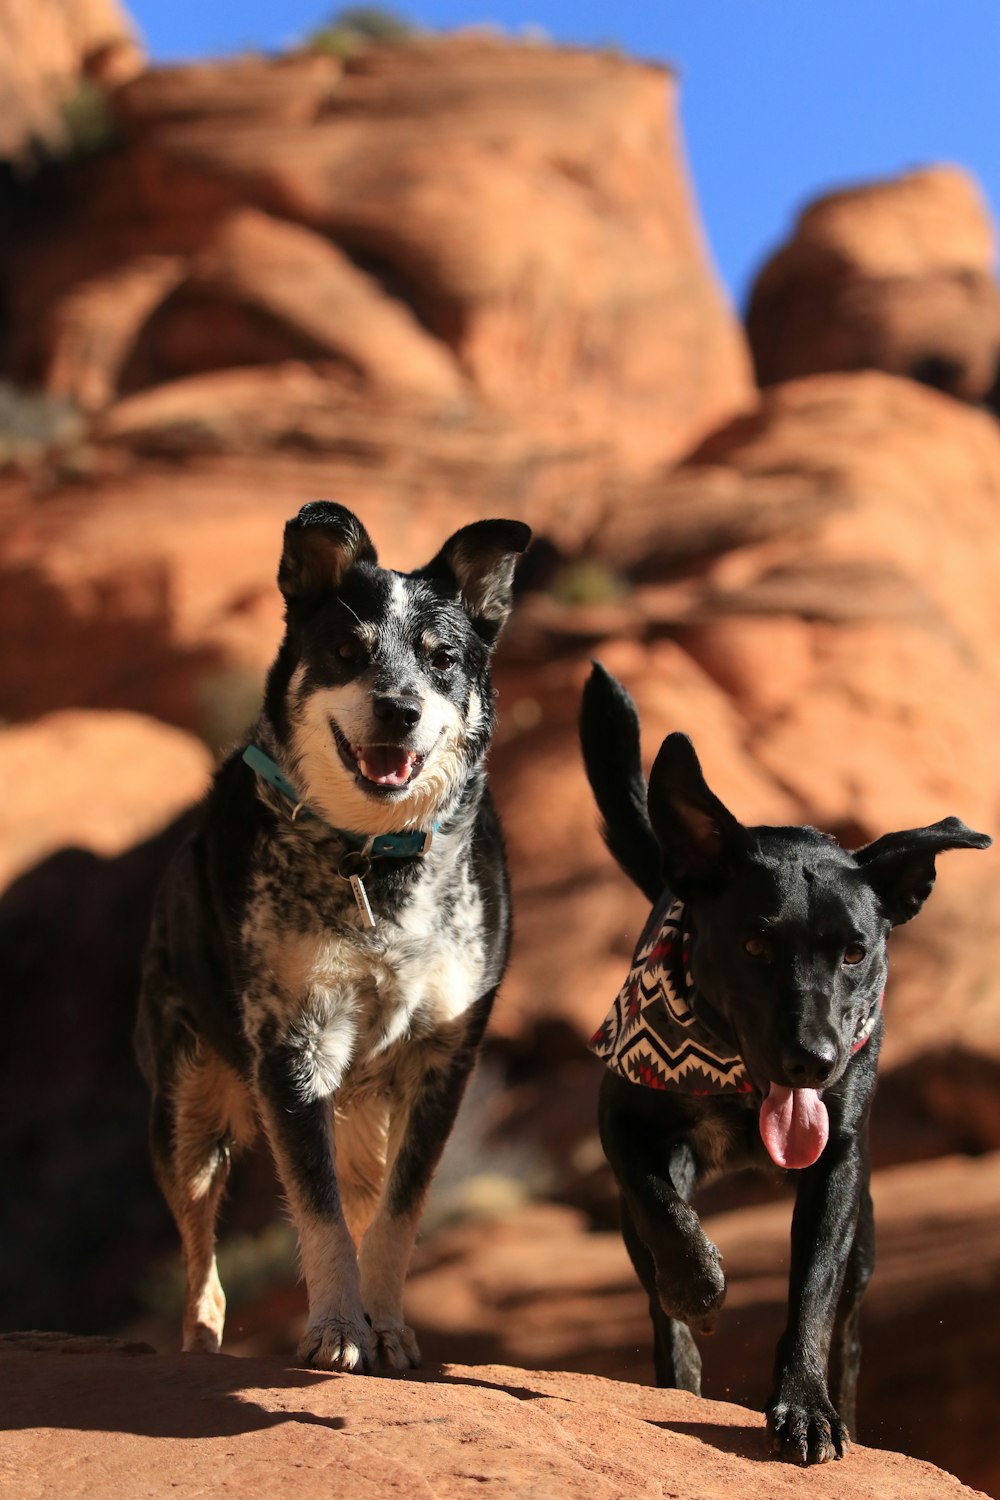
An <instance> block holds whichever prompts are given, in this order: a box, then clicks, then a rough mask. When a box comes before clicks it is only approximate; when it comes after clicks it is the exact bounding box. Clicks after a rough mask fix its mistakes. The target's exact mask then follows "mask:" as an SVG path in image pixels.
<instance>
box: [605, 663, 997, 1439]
mask: <svg viewBox="0 0 1000 1500" xmlns="http://www.w3.org/2000/svg"><path fill="white" fill-rule="evenodd" d="M580 729H581V739H582V744H583V752H584V760H585V762H586V766H587V774H588V776H589V779H590V783H591V786H592V787H593V790H594V795H595V797H596V799H597V805H598V807H599V808H600V810H601V813H602V814H603V818H604V832H605V838H606V841H607V844H608V847H609V849H610V850H611V853H612V854H613V855H614V857H615V858H616V859H617V861H618V863H619V864H620V865H621V866H622V868H623V870H624V871H625V873H626V874H627V875H629V876H631V878H632V879H633V880H634V881H635V882H636V884H637V885H638V886H639V887H640V889H641V890H642V891H643V892H644V893H645V895H646V896H647V898H648V899H649V900H650V901H651V902H652V903H653V910H652V912H651V914H650V918H649V921H648V922H647V924H646V928H645V930H644V932H643V934H642V936H641V938H640V940H639V944H638V947H637V949H636V954H635V959H634V961H633V965H632V969H631V971H630V973H629V975H628V977H627V979H626V981H625V984H624V985H623V986H622V989H621V991H620V992H619V995H618V997H617V998H616V1000H615V1003H614V1005H613V1006H612V1009H611V1011H610V1013H609V1014H608V1016H607V1018H606V1019H605V1021H604V1023H603V1024H602V1026H601V1027H600V1028H599V1029H598V1031H597V1033H596V1034H595V1036H594V1037H593V1039H592V1041H591V1046H592V1048H593V1050H594V1051H595V1052H596V1053H597V1054H598V1055H599V1056H600V1057H602V1058H603V1059H604V1061H605V1062H606V1063H607V1069H606V1071H605V1074H604V1077H603V1080H602V1083H601V1095H600V1132H601V1141H602V1144H603V1146H604V1151H605V1154H606V1156H607V1158H608V1161H609V1162H610V1164H611V1167H612V1169H613V1171H614V1173H615V1177H616V1178H617V1181H618V1186H619V1189H620V1192H621V1214H622V1233H623V1236H624V1239H625V1244H626V1248H627V1249H628V1252H629V1255H630V1257H631V1259H632V1263H633V1265H634V1267H635V1269H636V1273H637V1274H638V1276H639V1279H640V1281H641V1282H642V1284H643V1287H644V1288H645V1290H646V1292H647V1295H648V1297H649V1309H650V1315H651V1318H652V1323H653V1341H654V1360H655V1367H656V1378H657V1383H658V1384H659V1385H663V1386H678V1387H680V1388H682V1389H684V1390H689V1391H693V1392H694V1393H695V1394H698V1392H699V1391H700V1384H701V1357H700V1355H699V1352H698V1349H697V1346H696V1345H695V1342H694V1339H693V1338H692V1332H691V1331H692V1330H694V1331H695V1332H699V1331H708V1330H709V1329H710V1328H711V1327H712V1325H713V1323H714V1320H715V1317H716V1315H717V1313H718V1310H719V1308H720V1307H721V1306H722V1303H723V1301H724V1299H725V1295H726V1279H725V1276H724V1274H723V1271H722V1267H721V1265H720V1264H719V1254H718V1251H717V1250H716V1248H715V1246H714V1245H713V1244H712V1243H711V1241H710V1240H709V1239H708V1237H707V1236H706V1234H705V1232H704V1230H703V1229H702V1227H701V1225H700V1223H699V1221H698V1216H697V1214H696V1213H695V1211H694V1209H693V1208H692V1207H691V1206H690V1200H691V1197H692V1194H693V1192H694V1190H695V1188H696V1187H697V1186H698V1184H699V1183H701V1182H704V1181H706V1180H707V1179H708V1178H710V1177H712V1176H715V1175H717V1174H719V1173H721V1172H726V1171H731V1170H734V1169H740V1168H745V1167H756V1168H765V1169H768V1170H770V1171H777V1170H778V1169H785V1170H787V1171H790V1172H793V1173H794V1179H795V1184H796V1201H795V1213H794V1216H793V1219H792V1246H791V1250H792V1254H791V1276H790V1282H789V1298H788V1301H789V1306H788V1323H787V1326H786V1329H785V1332H784V1334H783V1336H782V1338H781V1341H780V1343H779V1345H778V1352H777V1359H776V1361H775V1370H774V1386H773V1389H772V1394H771V1398H770V1400H769V1402H768V1405H767V1418H768V1426H769V1428H770V1431H771V1436H772V1441H773V1444H774V1448H775V1451H776V1452H777V1453H779V1454H780V1455H781V1456H782V1457H783V1458H787V1459H791V1460H792V1461H795V1462H800V1463H822V1462H823V1461H825V1460H826V1459H829V1458H834V1457H836V1458H840V1457H841V1456H842V1455H843V1453H844V1452H845V1451H846V1448H847V1444H848V1436H849V1429H850V1428H851V1427H852V1426H853V1424H854V1411H855V1394H856V1386H857V1378H858V1361H859V1357H860V1345H859V1342H858V1309H859V1305H860V1302H861V1297H862V1294H863V1293H864V1290H865V1286H866V1284H867V1282H868V1278H869V1277H870V1275H871V1272H872V1267H873V1264H874V1254H875V1242H874V1225H873V1218H872V1201H871V1195H870V1192H869V1152H868V1117H869V1111H870V1109H871V1103H872V1096H873V1094H874V1091H875V1079H876V1067H877V1063H878V1051H879V1045H880V1043H881V1039H882V1014H881V1011H882V994H883V991H884V989H885V980H886V940H887V938H888V936H889V932H890V929H891V928H892V927H895V926H896V925H898V924H899V923H901V922H907V921H909V920H910V918H911V917H914V916H916V914H917V912H918V911H919V910H920V908H921V906H922V905H923V903H924V901H925V900H926V898H927V897H928V896H929V895H930V892H931V888H932V886H933V884H934V876H935V866H934V861H935V857H936V856H937V855H938V854H940V853H941V852H942V850H945V849H985V848H987V847H988V846H989V843H990V840H989V838H988V837H987V836H986V835H985V834H982V833H975V832H973V830H972V829H971V828H966V826H965V824H964V823H962V822H960V821H959V819H958V818H944V819H943V820H942V821H941V822H940V823H934V824H931V825H930V826H929V827H927V828H911V829H907V830H905V831H904V832H900V833H888V834H885V835H884V836H883V837H882V838H880V839H876V840H875V842H874V843H873V844H869V845H867V846H866V847H865V848H863V849H858V850H856V851H855V852H854V853H850V852H848V851H847V850H845V849H841V848H839V847H838V846H837V844H836V843H835V842H834V841H833V840H832V839H829V838H828V837H827V836H826V835H824V834H822V833H818V832H817V831H816V829H814V828H804V827H803V828H766V827H765V828H747V827H744V825H743V824H742V823H740V822H739V821H738V820H737V819H736V818H735V817H734V816H733V814H732V813H731V812H730V811H729V809H728V808H727V807H725V806H724V804H723V803H722V802H720V800H719V798H718V797H717V796H716V795H715V794H714V792H712V791H711V789H710V788H709V787H708V785H707V784H706V782H705V779H704V777H703V775H702V772H701V767H700V765H699V763H698V758H697V756H696V755H695V752H694V747H693V746H692V744H691V741H690V740H689V739H688V738H687V736H686V735H683V734H671V735H668V736H667V738H666V739H665V740H664V741H663V744H662V745H661V747H660V751H659V754H658V755H657V757H656V760H655V762H654V764H653V769H652V772H651V774H650V779H649V786H648V791H647V787H646V782H645V779H644V777H643V774H642V762H641V759H640V753H639V718H638V715H637V713H636V710H635V705H634V703H633V702H632V700H631V698H630V697H629V695H628V694H627V693H626V692H625V689H624V688H623V687H622V686H621V684H620V683H618V682H616V681H615V679H614V678H613V677H611V676H609V674H608V673H607V672H605V671H604V670H603V668H601V667H600V666H595V668H594V671H593V674H592V675H591V678H590V680H589V682H588V683H587V686H586V688H585V690H584V699H583V709H582V713H581V720H580Z"/></svg>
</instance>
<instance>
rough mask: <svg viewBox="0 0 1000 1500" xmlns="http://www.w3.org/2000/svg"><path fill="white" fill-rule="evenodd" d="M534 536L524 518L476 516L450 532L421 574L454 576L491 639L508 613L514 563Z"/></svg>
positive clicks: (483, 633) (470, 610)
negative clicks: (453, 532) (469, 522)
mask: <svg viewBox="0 0 1000 1500" xmlns="http://www.w3.org/2000/svg"><path fill="white" fill-rule="evenodd" d="M530 541H531V527H530V526H526V525H525V524H524V522H523V521H473V523H472V525H471V526H463V527H462V529H461V531H456V532H455V535H454V536H450V537H449V538H448V540H447V541H446V542H445V544H444V546H443V547H442V548H441V551H440V552H439V553H438V554H437V556H436V557H435V558H433V560H432V561H431V562H429V563H428V564H427V566H426V568H421V570H420V574H419V575H418V576H422V577H424V578H443V579H445V580H447V581H448V582H453V583H454V584H455V586H456V587H457V589H458V592H459V594H460V596H461V599H462V603H463V604H464V605H465V608H466V610H467V611H468V613H469V615H470V617H471V619H472V623H473V625H474V626H475V627H476V630H477V631H478V633H479V634H480V635H481V636H482V637H483V639H484V640H486V641H488V642H490V643H491V644H492V642H493V641H495V640H496V638H497V636H498V635H499V633H500V627H501V626H502V625H503V622H504V621H505V620H506V618H507V616H508V615H509V614H510V605H511V585H512V584H513V581H514V568H515V566H516V564H517V559H518V556H519V554H520V553H522V552H523V551H524V549H525V547H527V545H528V543H529V542H530Z"/></svg>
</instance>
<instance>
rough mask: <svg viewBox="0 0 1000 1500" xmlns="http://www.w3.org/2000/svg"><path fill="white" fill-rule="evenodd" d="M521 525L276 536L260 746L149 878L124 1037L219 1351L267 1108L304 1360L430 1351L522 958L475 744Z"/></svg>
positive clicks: (313, 521)
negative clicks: (381, 555) (234, 1201)
mask: <svg viewBox="0 0 1000 1500" xmlns="http://www.w3.org/2000/svg"><path fill="white" fill-rule="evenodd" d="M529 536H530V532H529V529H528V527H527V526H524V525H522V524H521V523H520V522H518V521H480V522H477V523H475V524H474V525H471V526H466V527H465V528H464V529H463V530H461V531H459V532H457V533H456V534H455V535H454V536H453V537H451V539H450V540H449V541H447V542H446V543H445V544H444V546H443V547H442V548H441V550H440V552H439V553H438V554H437V556H436V557H435V558H434V560H433V561H432V562H430V563H428V564H427V566H426V567H424V568H421V569H420V570H419V571H417V572H414V573H409V574H400V573H395V572H390V571H387V570H385V569H382V568H380V567H379V566H378V563H377V559H376V556H375V549H374V547H373V546H372V543H371V541H370V539H369V537H368V534H367V532H366V531H365V529H364V527H363V526H362V525H361V523H360V522H359V521H358V520H357V518H356V517H355V516H353V515H352V514H351V512H350V511H348V510H345V509H344V508H343V507H342V506H339V505H331V504H326V503H324V502H318V503H316V504H313V505H307V506H305V507H304V509H303V510H302V511H301V512H300V513H299V515H298V517H297V518H296V519H295V520H292V521H289V523H288V525H287V526H286V528H285V541H284V552H283V555H282V558H281V566H280V571H279V574H278V583H279V586H280V588H281V591H282V593H283V595H284V597H285V602H286V606H287V610H286V622H287V628H286V633H285V637H284V640H283V641H282V643H281V648H280V650H279V652H278V656H277V659H276V660H275V662H274V665H273V667H272V668H271V672H270V675H269V677H268V681H267V691H266V697H265V701H264V706H263V711H262V713H261V715H260V718H259V719H258V721H257V723H256V724H255V726H254V728H253V732H252V735H251V744H250V746H248V747H247V749H246V751H245V752H243V753H241V752H239V751H237V752H235V753H234V754H233V755H231V756H230V758H229V759H228V760H227V761H226V762H225V764H224V765H223V766H222V767H221V769H220V771H219V772H218V774H217V776H216V778H215V782H214V785H213V787H212V790H211V791H210V793H209V796H208V798H207V801H206V803H205V805H204V808H203V812H202V816H201V819H200V825H199V827H198V829H197V831H196V832H195V834H194V836H193V837H192V839H191V841H190V842H189V843H188V844H187V845H186V846H185V847H184V848H183V849H182V851H181V852H180V854H179V856H178V858H177V859H176V861H175V862H174V864H173V866H172V867H171V870H170V872H169V874H168V877H167V880H166V883H165V886H164V889H163V891H162V892H161V895H160V898H159V901H158V905H157V909H156V912H155V916H154V922H153V930H152V935H151V939H150V945H149V949H148V953H147V958H146V963H145V970H144V976H143V989H142V997H141V1004H140V1013H139V1023H138V1028H137V1033H136V1042H137V1050H138V1054H139V1058H140V1063H141V1066H142V1068H143V1071H144V1073H145V1075H146V1078H147V1080H148V1082H149V1084H150V1087H151V1089H152V1093H153V1107H152V1123H151V1143H152V1154H153V1162H154V1167H155V1170H156V1174H157V1179H158V1181H159V1183H160V1186H161V1188H162V1190H163V1192H164V1194H165V1196H166V1198H167V1201H168V1203H169V1205H170V1208H171V1210H172V1212H173V1214H174V1217H175V1219H176V1221H177V1225H178V1228H179V1230H180V1234H181V1240H182V1243H183V1250H184V1262H185V1271H186V1282H187V1284H186V1294H185V1304H184V1348H185V1349H192V1350H193V1349H202V1350H208V1351H214V1350H216V1349H218V1347H219V1344H220V1342H221V1339H222V1329H223V1321H224V1316H225V1297H224V1296H223V1292H222V1287H221V1285H220V1283H219V1278H218V1273H217V1270H216V1264H215V1216H216V1210H217V1207H218V1202H219V1197H220V1194H221V1192H222V1189H223V1186H224V1183H225V1179H226V1176H227V1173H228V1168H229V1157H230V1148H231V1145H232V1144H234V1143H235V1144H239V1143H241V1142H242V1141H244V1140H245V1139H246V1138H247V1137H248V1136H250V1135H251V1134H252V1133H253V1130H254V1128H255V1125H256V1121H257V1118H258V1117H259V1119H260V1120H261V1121H262V1123H263V1125H264V1128H265V1130H266V1132H267V1135H268V1137H269V1140H270V1144H271V1148H272V1150H273V1152H274V1157H275V1161H276V1163H277V1167H278V1171H279V1175H280V1177H281V1180H282V1183H283V1185H284V1188H285V1191H286V1193H287V1196H288V1202H289V1204H290V1207H291V1210H292V1213H293V1215H294V1218H295V1223H296V1227H297V1229H298V1234H299V1242H300V1247H301V1254H302V1268H303V1272H304V1275H305V1280H306V1286H307V1290H308V1297H309V1317H308V1323H307V1327H306V1331H305V1336H304V1338H303V1340H302V1344H301V1346H300V1353H301V1355H302V1356H303V1357H304V1358H305V1359H307V1360H308V1361H310V1362H311V1363H312V1364H315V1365H319V1366H322V1367H324V1368H327V1369H361V1370H367V1369H369V1368H370V1367H371V1365H372V1362H373V1359H374V1358H376V1357H377V1358H379V1359H380V1360H381V1361H382V1362H383V1363H385V1364H388V1365H390V1366H394V1367H397V1368H405V1367H407V1366H410V1365H415V1364H417V1363H418V1361H419V1351H418V1349H417V1345H416V1340H415V1339H414V1337H413V1333H412V1331H411V1330H410V1329H409V1328H407V1327H406V1325H405V1323H404V1321H403V1311H402V1290H403V1281H404V1277H405V1275H406V1269H407V1264H408V1261H409V1256H410V1251H411V1248H412V1245H413V1240H414V1237H415V1234H416V1228H417V1221H418V1218H419V1214H420V1209H421V1206H422V1202H423V1198H424V1194H425V1192H426V1189H427V1186H428V1183H429V1181H430V1178H431V1174H432V1172H433V1170H434V1167H435V1165H436V1163H437V1160H438V1157H439V1156H440V1153H441V1150H442V1148H443V1146H444V1143H445V1140H446V1138H447V1136H448V1132H449V1130H450V1129H451V1125H452V1123H453V1121H454V1117H455V1113H456V1110H457V1108H458V1105H459V1102H460V1099H461V1096H462V1092H463V1089H464V1087H465V1083H466V1080H467V1077H468V1074H469V1070H470V1068H471V1066H472V1063H473V1061H474V1058H475V1053H476V1049H477V1045H478V1043H479V1040H480V1038H481V1036H482V1032H483V1028H484V1026H485V1024H486V1019H487V1016H488V1015H489V1011H490V1007H491V1005H492V1002H493V998H494V995H495V994H496V990H497V986H498V985H499V983H500V979H501V976H502V974H503V971H504V967H505V964H506V961H507V949H508V939H509V901H508V887H507V876H506V869H505V866H504V858H503V848H502V843H501V838H500V831H499V827H498V824H497V820H496V815H495V813H494V810H493V806H492V803H491V801H490V797H489V793H488V791H487V788H486V775H485V770H484V757H485V754H486V749H487V746H488V743H489V739H490V734H491V732H492V729H493V722H494V713H493V694H492V689H491V686H490V671H489V663H490V653H491V650H492V647H493V645H494V644H495V642H496V639H497V636H498V634H499V631H500V628H501V625H502V624H503V621H504V619H505V618H506V616H507V613H508V611H509V608H510V599H511V582H512V578H513V572H514V564H515V561H516V555H517V554H518V553H520V552H521V551H523V549H524V547H525V546H526V545H527V542H528V538H529Z"/></svg>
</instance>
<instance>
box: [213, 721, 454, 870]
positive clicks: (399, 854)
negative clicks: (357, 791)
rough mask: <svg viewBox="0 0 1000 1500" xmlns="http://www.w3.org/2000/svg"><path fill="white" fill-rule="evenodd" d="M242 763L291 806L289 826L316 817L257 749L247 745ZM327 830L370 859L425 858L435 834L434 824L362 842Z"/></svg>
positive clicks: (351, 835) (344, 832) (343, 831)
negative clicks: (431, 828) (425, 827)
mask: <svg viewBox="0 0 1000 1500" xmlns="http://www.w3.org/2000/svg"><path fill="white" fill-rule="evenodd" d="M243 760H244V761H245V762H246V764H247V765H248V766H249V767H250V769H251V771H255V772H256V773H257V775H258V776H261V777H263V779H264V780H265V781H266V782H268V783H269V784H270V785H271V786H273V787H274V789H275V791H278V792H280V793H281V795H282V796H283V797H284V798H285V800H286V801H287V802H290V803H291V804H292V822H293V823H294V822H296V821H297V820H298V819H299V818H303V819H305V818H315V817H316V814H315V813H314V812H312V811H311V809H310V808H308V807H307V806H306V804H305V803H304V802H303V801H302V798H301V797H300V796H299V794H298V792H297V791H296V790H295V788H294V787H293V786H292V783H291V782H290V781H289V780H288V777H287V776H286V775H285V774H284V772H283V771H282V770H281V768H280V767H279V766H277V765H276V764H275V762H274V761H273V760H272V759H271V757H270V756H269V755H266V754H265V752H264V751H263V750H261V749H260V747H259V746H257V745H247V747H246V749H245V750H244V751H243ZM318 821H320V822H322V821H323V820H322V819H319V820H318ZM327 827H329V828H331V830H332V832H333V833H335V834H336V835H337V837H338V838H341V839H343V841H344V843H345V844H348V845H350V846H351V847H352V848H354V849H359V850H364V852H365V853H366V854H367V855H368V857H369V858H370V859H410V858H412V857H413V856H414V855H416V854H426V853H427V851H428V849H429V848H430V846H431V842H432V840H433V838H434V834H435V833H436V832H437V824H436V823H435V825H434V828H433V830H428V831H424V830H421V829H417V830H415V831H413V832H411V833H379V834H376V835H375V837H373V838H364V837H363V836H361V835H359V834H356V833H348V832H347V830H346V829H345V828H333V825H332V824H327Z"/></svg>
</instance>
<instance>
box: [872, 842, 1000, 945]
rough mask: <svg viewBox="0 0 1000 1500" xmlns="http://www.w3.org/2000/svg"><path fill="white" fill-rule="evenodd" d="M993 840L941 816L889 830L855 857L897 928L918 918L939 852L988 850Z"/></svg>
mask: <svg viewBox="0 0 1000 1500" xmlns="http://www.w3.org/2000/svg"><path fill="white" fill-rule="evenodd" d="M992 842H993V840H992V839H991V838H990V836H989V834H986V833H976V832H975V831H974V830H973V829H971V828H966V826H965V824H964V823H963V822H962V820H961V818H942V819H941V821H940V823H931V824H930V825H929V826H928V827H927V828H907V829H905V830H904V831H903V832H902V833H886V834H884V835H883V836H882V838H880V839H876V840H875V842H874V843H873V844H866V845H865V847H864V848H863V849H857V850H855V853H854V858H855V860H856V861H857V863H858V864H859V865H860V866H861V869H862V870H863V872H864V876H865V879H866V880H867V881H868V884H869V885H870V886H871V887H872V889H873V890H874V892H875V894H876V896H877V897H878V899H879V904H880V905H881V907H882V910H883V912H884V913H885V915H886V916H887V917H888V919H889V921H890V922H891V923H892V925H893V927H897V926H898V925H899V923H900V922H908V921H909V920H910V918H911V917H915V916H916V915H917V912H918V911H919V910H920V908H921V907H922V906H923V904H924V902H925V901H926V900H927V897H928V896H929V895H930V893H931V889H932V887H933V885H934V877H935V875H936V873H937V872H936V870H935V868H934V860H935V857H936V856H937V855H938V854H940V853H942V851H943V850H945V849H988V848H989V847H990V844H992Z"/></svg>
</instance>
